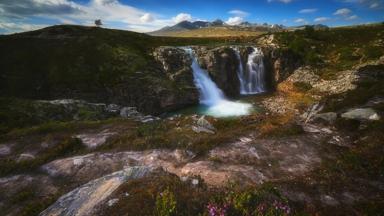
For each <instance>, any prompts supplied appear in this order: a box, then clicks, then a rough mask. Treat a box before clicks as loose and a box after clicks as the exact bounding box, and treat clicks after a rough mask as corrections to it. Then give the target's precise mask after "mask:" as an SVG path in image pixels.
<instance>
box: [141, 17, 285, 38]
mask: <svg viewBox="0 0 384 216" xmlns="http://www.w3.org/2000/svg"><path fill="white" fill-rule="evenodd" d="M213 27H223V28H229V29H236V30H241V29H244V30H254V31H273V30H274V31H276V30H281V29H284V28H285V26H283V25H269V24H266V23H265V24H253V23H250V22H242V23H240V24H239V25H228V24H226V23H225V22H224V21H222V20H220V19H217V20H214V21H212V22H209V21H194V22H191V21H182V22H180V23H177V24H176V25H174V26H166V27H164V28H162V29H159V30H157V31H154V32H150V33H148V34H150V35H156V36H163V35H169V34H172V33H175V32H182V31H189V30H196V29H201V28H213Z"/></svg>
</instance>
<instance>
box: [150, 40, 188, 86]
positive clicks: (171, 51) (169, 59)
mask: <svg viewBox="0 0 384 216" xmlns="http://www.w3.org/2000/svg"><path fill="white" fill-rule="evenodd" d="M153 56H154V57H155V59H156V60H157V61H158V62H160V63H161V64H162V66H163V69H164V72H165V73H166V75H167V76H168V78H169V79H172V80H176V81H179V82H183V83H186V84H192V83H193V75H192V74H193V73H192V69H191V67H190V66H191V64H192V59H191V58H190V56H189V55H188V54H187V53H186V52H185V51H184V50H183V49H180V48H176V47H159V48H157V49H156V50H155V51H154V52H153Z"/></svg>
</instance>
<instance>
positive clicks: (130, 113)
mask: <svg viewBox="0 0 384 216" xmlns="http://www.w3.org/2000/svg"><path fill="white" fill-rule="evenodd" d="M138 115H140V113H139V112H138V111H137V109H136V107H123V108H122V109H121V110H120V117H123V118H130V117H136V116H138Z"/></svg>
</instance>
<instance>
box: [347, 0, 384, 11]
mask: <svg viewBox="0 0 384 216" xmlns="http://www.w3.org/2000/svg"><path fill="white" fill-rule="evenodd" d="M343 2H345V3H351V4H360V5H363V6H366V7H368V8H370V9H378V8H382V3H383V1H381V0H344V1H343Z"/></svg>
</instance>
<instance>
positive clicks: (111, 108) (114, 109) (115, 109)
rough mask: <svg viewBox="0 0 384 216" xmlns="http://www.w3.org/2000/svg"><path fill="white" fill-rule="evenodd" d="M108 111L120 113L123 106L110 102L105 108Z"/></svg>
mask: <svg viewBox="0 0 384 216" xmlns="http://www.w3.org/2000/svg"><path fill="white" fill-rule="evenodd" d="M105 110H106V111H107V112H111V113H120V110H121V106H119V105H117V104H108V106H107V107H106V108H105Z"/></svg>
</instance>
